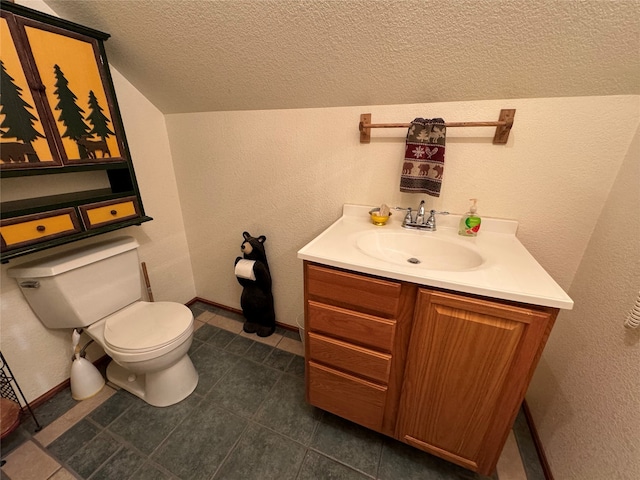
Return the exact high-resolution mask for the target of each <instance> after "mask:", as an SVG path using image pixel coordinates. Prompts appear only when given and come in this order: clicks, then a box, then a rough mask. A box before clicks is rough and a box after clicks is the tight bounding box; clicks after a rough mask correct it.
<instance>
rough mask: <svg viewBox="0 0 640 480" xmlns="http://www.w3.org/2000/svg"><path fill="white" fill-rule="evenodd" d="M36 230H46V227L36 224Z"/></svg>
mask: <svg viewBox="0 0 640 480" xmlns="http://www.w3.org/2000/svg"><path fill="white" fill-rule="evenodd" d="M36 230H37V231H39V232H44V231H45V230H46V227H45V226H44V225H38V226H37V227H36Z"/></svg>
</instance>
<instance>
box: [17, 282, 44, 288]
mask: <svg viewBox="0 0 640 480" xmlns="http://www.w3.org/2000/svg"><path fill="white" fill-rule="evenodd" d="M20 287H21V288H40V282H39V281H37V280H27V281H25V282H20Z"/></svg>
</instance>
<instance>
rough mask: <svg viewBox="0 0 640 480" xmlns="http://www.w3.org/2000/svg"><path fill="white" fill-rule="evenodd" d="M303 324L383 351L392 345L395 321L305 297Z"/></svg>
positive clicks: (311, 329) (389, 350)
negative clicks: (305, 309)
mask: <svg viewBox="0 0 640 480" xmlns="http://www.w3.org/2000/svg"><path fill="white" fill-rule="evenodd" d="M307 313H308V318H307V328H308V329H309V331H310V332H320V333H325V334H328V335H331V336H332V337H338V338H340V339H342V340H348V341H351V342H354V343H357V344H360V345H365V346H367V347H373V348H376V349H379V350H382V351H384V352H391V351H392V349H393V342H394V336H395V331H396V322H395V321H394V320H387V319H386V318H379V317H374V316H373V315H367V314H365V313H358V312H354V311H352V310H346V309H344V308H340V307H334V306H332V305H324V304H322V303H318V302H314V301H312V300H309V302H308V309H307Z"/></svg>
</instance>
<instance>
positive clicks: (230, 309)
mask: <svg viewBox="0 0 640 480" xmlns="http://www.w3.org/2000/svg"><path fill="white" fill-rule="evenodd" d="M196 302H202V303H206V304H207V305H211V306H212V307H216V308H219V309H220V310H226V311H227V312H233V313H237V314H238V315H242V310H240V309H238V308H233V307H227V306H226V305H222V304H221V303H216V302H212V301H211V300H207V299H205V298H200V297H195V298H193V299H191V300H189V301H188V302H187V303H186V305H187V307H188V306H189V305H193V304H194V303H196ZM276 326H277V327H280V328H282V329H284V330H289V331H292V332H297V331H298V328H297V327H295V326H293V325H288V324H286V323H280V322H278V321H276Z"/></svg>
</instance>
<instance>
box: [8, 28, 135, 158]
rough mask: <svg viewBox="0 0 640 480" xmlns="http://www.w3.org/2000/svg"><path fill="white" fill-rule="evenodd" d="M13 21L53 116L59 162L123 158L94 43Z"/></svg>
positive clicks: (105, 78) (119, 133) (59, 30)
mask: <svg viewBox="0 0 640 480" xmlns="http://www.w3.org/2000/svg"><path fill="white" fill-rule="evenodd" d="M16 19H17V22H18V24H19V25H20V26H21V28H22V29H23V31H22V32H23V34H24V37H25V38H26V43H27V46H28V48H27V55H28V57H29V61H30V66H31V68H32V70H33V73H34V75H35V77H36V79H37V81H38V82H39V83H40V84H41V85H42V86H43V87H44V91H45V96H46V99H47V103H48V106H49V108H50V109H51V111H52V112H55V125H56V128H57V131H58V134H59V136H60V138H61V140H62V150H63V152H62V158H63V161H65V162H67V163H72V164H86V163H100V162H108V161H122V160H124V158H123V157H124V154H123V152H124V148H123V143H122V131H121V129H120V125H119V123H118V119H117V118H116V116H115V115H114V113H115V111H116V110H115V103H114V99H113V97H112V95H111V91H110V90H111V89H110V82H109V77H108V75H107V72H106V70H105V68H104V66H103V61H102V57H101V51H100V46H99V43H98V41H97V40H96V39H94V38H91V37H87V36H85V35H81V34H79V33H76V32H71V31H68V30H64V29H62V28H58V27H56V26H53V25H47V24H44V23H41V22H37V21H35V20H31V19H27V18H24V17H16Z"/></svg>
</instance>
